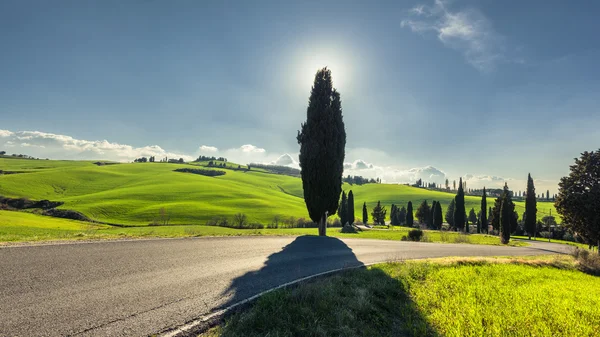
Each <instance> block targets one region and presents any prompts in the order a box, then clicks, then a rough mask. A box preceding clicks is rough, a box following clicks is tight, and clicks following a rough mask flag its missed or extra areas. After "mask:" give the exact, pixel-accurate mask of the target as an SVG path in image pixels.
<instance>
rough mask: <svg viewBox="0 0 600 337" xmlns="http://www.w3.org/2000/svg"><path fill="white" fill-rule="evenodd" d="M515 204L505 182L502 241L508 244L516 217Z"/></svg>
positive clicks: (501, 216) (502, 202)
mask: <svg viewBox="0 0 600 337" xmlns="http://www.w3.org/2000/svg"><path fill="white" fill-rule="evenodd" d="M514 213H515V204H514V203H513V202H512V200H511V197H510V193H509V191H508V186H507V185H506V183H505V184H504V193H503V194H502V197H501V204H500V242H502V243H503V244H507V243H508V242H509V241H510V233H511V223H512V221H513V219H514Z"/></svg>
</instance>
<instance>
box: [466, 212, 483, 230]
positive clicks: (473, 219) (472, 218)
mask: <svg viewBox="0 0 600 337" xmlns="http://www.w3.org/2000/svg"><path fill="white" fill-rule="evenodd" d="M468 222H470V223H471V225H473V226H474V225H476V224H477V214H475V209H474V208H471V210H470V211H469V221H468ZM468 222H467V223H468ZM467 232H468V230H467ZM479 232H481V228H478V230H477V233H479Z"/></svg>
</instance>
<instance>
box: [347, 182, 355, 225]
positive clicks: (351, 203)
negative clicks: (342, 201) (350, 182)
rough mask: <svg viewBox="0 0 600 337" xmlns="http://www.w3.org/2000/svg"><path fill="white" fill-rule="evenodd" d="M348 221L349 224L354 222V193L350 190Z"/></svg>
mask: <svg viewBox="0 0 600 337" xmlns="http://www.w3.org/2000/svg"><path fill="white" fill-rule="evenodd" d="M348 222H349V223H350V224H351V225H352V224H353V223H354V193H352V190H350V192H348Z"/></svg>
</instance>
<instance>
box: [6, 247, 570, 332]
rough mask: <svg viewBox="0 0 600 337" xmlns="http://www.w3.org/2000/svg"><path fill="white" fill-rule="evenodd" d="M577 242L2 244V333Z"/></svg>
mask: <svg viewBox="0 0 600 337" xmlns="http://www.w3.org/2000/svg"><path fill="white" fill-rule="evenodd" d="M567 249H568V247H566V246H563V245H557V244H543V243H534V245H532V246H531V247H528V248H525V247H501V246H483V245H467V244H436V243H419V242H399V241H383V240H366V239H335V238H320V237H309V236H301V237H229V238H195V239H164V240H144V241H119V242H93V243H74V244H59V245H39V246H15V247H3V248H0V271H1V272H0V335H2V336H56V335H93V336H98V335H102V336H105V335H111V336H141V335H149V334H153V333H158V332H161V331H165V330H166V329H169V328H174V327H177V326H181V325H183V324H184V323H186V322H189V321H191V320H194V319H196V318H198V317H201V316H203V315H206V314H208V313H210V312H213V311H215V310H218V309H219V308H224V307H226V306H228V305H231V304H233V303H236V302H239V301H241V300H243V299H246V298H248V297H250V296H253V295H255V294H257V293H259V292H261V291H264V290H267V289H269V288H272V287H274V286H277V285H280V284H283V283H285V282H289V281H292V280H295V279H298V278H301V277H305V276H309V275H313V274H316V273H321V272H325V271H329V270H333V269H337V268H342V267H350V266H358V265H361V264H368V263H373V262H380V261H386V260H401V259H416V258H427V257H442V256H490V255H536V254H550V253H564V252H566V251H567Z"/></svg>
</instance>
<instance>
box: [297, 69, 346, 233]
mask: <svg viewBox="0 0 600 337" xmlns="http://www.w3.org/2000/svg"><path fill="white" fill-rule="evenodd" d="M297 140H298V144H300V156H299V158H300V168H301V176H302V188H303V190H304V202H305V203H306V208H307V210H308V214H309V216H310V218H311V219H312V220H313V221H314V222H318V223H319V225H320V230H319V235H326V232H325V231H326V223H325V220H326V217H327V216H329V215H333V214H335V212H336V211H337V208H338V202H339V197H340V193H341V192H342V173H343V171H344V157H345V147H346V130H345V127H344V120H343V117H342V104H341V100H340V94H339V93H338V92H337V90H335V89H334V88H333V84H332V79H331V71H330V70H329V69H327V68H323V69H321V70H319V71H318V72H317V74H316V75H315V80H314V84H313V87H312V90H311V94H310V98H309V101H308V108H307V109H306V122H305V123H303V124H302V128H301V131H299V132H298V136H297Z"/></svg>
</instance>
